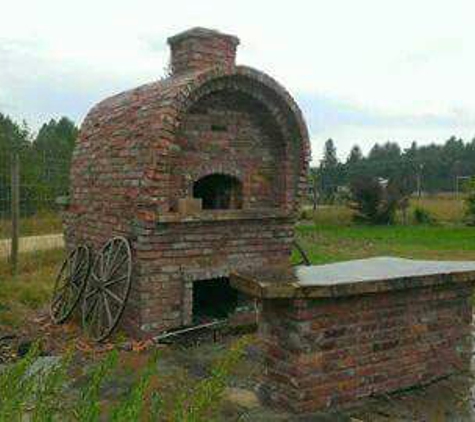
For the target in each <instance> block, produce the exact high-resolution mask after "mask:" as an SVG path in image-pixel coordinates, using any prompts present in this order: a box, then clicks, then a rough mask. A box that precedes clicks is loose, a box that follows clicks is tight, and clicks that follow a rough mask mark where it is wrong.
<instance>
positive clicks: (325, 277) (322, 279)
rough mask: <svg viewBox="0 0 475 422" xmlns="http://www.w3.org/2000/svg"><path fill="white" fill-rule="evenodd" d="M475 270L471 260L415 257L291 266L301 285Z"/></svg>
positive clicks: (358, 281) (413, 276)
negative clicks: (435, 259) (293, 267)
mask: <svg viewBox="0 0 475 422" xmlns="http://www.w3.org/2000/svg"><path fill="white" fill-rule="evenodd" d="M472 271H473V272H474V273H475V261H418V260H412V259H403V258H393V257H377V258H367V259H358V260H354V261H346V262H339V263H335V264H326V265H312V266H300V267H297V268H296V270H295V274H296V276H297V282H298V284H300V285H302V286H333V285H339V284H347V283H348V284H349V283H351V284H354V283H365V282H372V281H381V280H388V281H389V280H392V279H401V278H417V277H427V276H431V275H441V274H442V275H445V274H447V275H452V274H457V273H467V272H472Z"/></svg>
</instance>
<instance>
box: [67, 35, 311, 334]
mask: <svg viewBox="0 0 475 422" xmlns="http://www.w3.org/2000/svg"><path fill="white" fill-rule="evenodd" d="M169 43H170V45H171V48H172V61H171V63H172V68H173V71H172V73H171V75H170V76H169V77H168V78H166V79H163V80H161V81H158V82H154V83H150V84H147V85H143V86H141V87H138V88H136V89H132V90H130V91H127V92H123V93H121V94H118V95H115V96H113V97H110V98H108V99H106V100H104V101H102V102H100V103H99V104H97V105H96V106H95V107H93V108H92V109H91V111H90V112H89V114H88V115H87V116H86V119H85V120H84V123H83V125H82V127H81V131H80V136H79V140H78V143H77V146H76V149H75V152H74V155H73V161H72V169H71V189H70V203H69V208H68V210H67V211H66V212H65V214H64V216H65V234H66V241H67V244H68V247H73V246H75V245H77V244H78V243H88V244H89V245H91V246H92V247H93V248H94V249H96V250H97V249H98V248H99V247H100V246H101V245H102V244H103V243H104V242H105V241H106V240H108V239H109V238H111V237H112V236H117V235H123V236H126V237H127V238H128V239H129V240H130V242H131V246H132V252H133V260H134V262H133V266H134V270H133V290H132V296H131V298H130V300H129V301H130V304H129V305H128V309H129V311H127V312H126V314H125V325H126V326H127V327H131V328H132V329H133V331H134V332H137V331H138V332H140V333H143V332H157V331H162V330H165V329H170V328H174V327H178V326H181V325H186V324H189V323H190V322H191V320H192V319H193V314H194V311H192V308H193V306H194V305H193V303H194V300H193V297H194V296H195V293H196V292H198V293H196V294H197V297H207V293H206V292H205V293H204V294H203V293H199V291H201V289H202V288H203V287H202V286H205V287H206V286H207V285H208V284H207V283H206V280H209V279H213V280H215V281H216V280H221V279H222V278H223V277H224V278H225V277H227V276H229V273H230V271H232V270H233V269H238V268H243V267H246V268H249V267H262V266H267V265H274V264H276V263H281V262H282V261H284V260H288V258H289V256H290V249H291V247H290V245H291V242H292V240H293V236H294V230H293V227H294V221H295V219H294V217H295V215H296V211H297V207H298V204H299V200H300V199H301V198H302V196H303V195H304V194H305V188H306V179H307V177H306V175H307V166H308V158H309V141H308V133H307V128H306V125H305V122H304V120H303V117H302V113H301V112H300V110H299V108H298V106H297V105H296V103H295V101H294V100H293V99H292V97H291V95H290V94H289V93H288V92H287V91H286V90H285V89H284V88H283V87H282V86H281V85H280V84H278V83H277V82H276V81H275V80H274V79H272V78H271V77H269V76H267V75H266V74H264V73H262V72H260V71H258V70H255V69H252V68H250V67H246V66H236V65H235V63H234V55H235V50H236V46H237V44H238V40H237V38H236V37H232V36H229V35H225V34H221V33H218V32H216V31H210V30H206V29H202V28H198V29H193V30H191V31H187V32H185V33H183V34H179V35H178V36H175V37H172V38H170V39H169ZM197 204H199V206H198V205H197ZM190 210H191V211H190ZM203 281H205V282H204V283H202V282H203ZM195 283H197V284H196V285H197V286H198V285H199V286H201V287H199V288H198V287H197V288H196V292H195V287H194V286H195ZM200 283H201V284H200ZM217 283H218V284H217V286H218V290H219V288H221V287H220V283H219V282H217ZM197 302H200V301H199V300H198V301H197Z"/></svg>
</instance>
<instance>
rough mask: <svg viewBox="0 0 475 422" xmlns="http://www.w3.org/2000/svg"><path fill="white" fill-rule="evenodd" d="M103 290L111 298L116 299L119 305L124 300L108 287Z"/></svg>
mask: <svg viewBox="0 0 475 422" xmlns="http://www.w3.org/2000/svg"><path fill="white" fill-rule="evenodd" d="M104 292H106V293H107V294H108V295H109V296H110V297H111V298H112V299H114V300H116V301H117V302H119V303H120V304H121V305H122V304H123V303H124V301H123V300H122V299H121V298H120V297H119V296H117V295H116V294H115V293H114V292H113V291H111V290H109V289H104Z"/></svg>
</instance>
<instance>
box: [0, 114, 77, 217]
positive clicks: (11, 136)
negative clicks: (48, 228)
mask: <svg viewBox="0 0 475 422" xmlns="http://www.w3.org/2000/svg"><path fill="white" fill-rule="evenodd" d="M78 132H79V131H78V128H77V126H76V125H75V124H74V122H73V121H72V120H70V119H68V118H67V117H62V118H60V119H58V120H56V119H51V120H50V121H49V122H47V123H44V124H43V125H42V126H41V128H40V129H39V131H38V132H37V133H36V134H35V133H33V132H32V131H31V130H30V129H29V128H28V126H27V125H26V124H25V123H18V122H15V121H14V120H13V119H11V118H10V117H9V116H6V115H4V114H1V113H0V217H2V216H5V215H6V216H8V214H9V211H10V177H11V175H10V168H11V163H12V160H13V157H14V156H15V155H16V156H18V159H19V161H20V198H21V211H22V213H23V214H24V215H31V214H34V213H35V212H38V211H40V210H42V209H51V208H54V207H55V199H56V197H57V196H59V195H64V194H65V193H67V190H68V186H69V168H70V163H71V157H72V153H73V149H74V145H75V142H76V138H77V136H78Z"/></svg>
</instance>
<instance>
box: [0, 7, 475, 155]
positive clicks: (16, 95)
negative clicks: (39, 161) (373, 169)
mask: <svg viewBox="0 0 475 422" xmlns="http://www.w3.org/2000/svg"><path fill="white" fill-rule="evenodd" d="M0 10H1V13H2V22H1V24H0V111H1V112H4V113H7V114H10V115H12V116H13V117H15V118H16V119H25V120H26V121H27V122H28V124H29V125H30V126H31V127H32V128H33V129H35V130H36V129H38V127H39V126H40V124H41V123H43V122H44V121H47V120H49V119H50V118H52V117H59V116H62V115H66V116H69V117H71V118H72V119H74V120H75V121H76V122H78V123H80V122H81V121H82V119H83V118H84V116H85V114H86V113H87V111H88V109H89V108H90V107H91V106H92V105H93V104H94V103H96V102H97V101H99V100H101V99H103V98H104V97H105V96H109V95H111V94H114V93H117V92H120V91H122V90H125V89H129V88H133V87H135V86H137V85H139V84H142V83H145V82H150V81H153V80H155V79H157V78H159V77H160V76H161V75H162V74H163V69H164V67H165V65H166V64H167V60H168V46H167V44H166V38H167V37H168V36H170V35H173V34H175V33H178V32H180V31H182V30H185V29H188V28H190V27H193V26H205V27H209V28H213V29H218V30H220V31H223V32H228V33H232V34H235V35H237V36H239V38H240V39H241V45H240V46H239V51H238V59H237V60H238V63H242V64H246V65H250V66H253V67H256V68H258V69H260V70H263V71H265V72H267V73H269V74H270V75H271V76H273V77H274V78H276V79H277V80H279V81H280V82H281V83H283V84H284V85H285V86H286V87H287V89H288V90H289V91H290V92H291V93H292V94H293V95H294V97H295V98H296V100H297V102H298V103H299V104H300V106H301V107H302V109H303V111H304V114H305V117H306V119H307V122H308V124H309V128H310V134H311V139H312V149H313V156H314V160H315V161H317V160H318V159H319V158H320V156H321V151H322V147H323V143H324V141H325V140H326V139H327V138H329V137H332V138H333V139H334V140H335V143H336V145H337V148H338V153H339V156H340V157H341V158H346V155H347V153H348V151H349V150H350V148H351V146H352V145H353V144H355V143H358V144H359V145H360V146H361V147H362V148H363V150H364V151H365V152H366V151H368V149H369V148H370V147H371V146H372V145H373V144H374V142H376V141H379V142H385V141H388V140H390V141H396V142H399V143H400V144H401V145H402V146H404V147H405V146H408V145H410V143H411V142H412V141H413V140H417V141H419V142H420V143H421V144H422V143H430V142H443V141H444V140H446V139H447V138H448V137H450V136H451V135H456V136H459V137H463V138H464V139H467V140H468V139H472V138H473V137H475V95H474V80H475V25H474V16H475V1H474V0H397V1H396V0H308V1H305V0H272V1H267V0H239V1H234V2H231V1H225V0H219V1H215V0H208V1H207V0H190V1H184V0H174V1H160V0H153V1H147V0H129V1H121V0H82V1H66V0H62V1H53V0H14V1H13V0H0Z"/></svg>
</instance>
